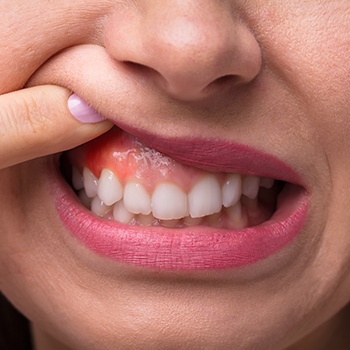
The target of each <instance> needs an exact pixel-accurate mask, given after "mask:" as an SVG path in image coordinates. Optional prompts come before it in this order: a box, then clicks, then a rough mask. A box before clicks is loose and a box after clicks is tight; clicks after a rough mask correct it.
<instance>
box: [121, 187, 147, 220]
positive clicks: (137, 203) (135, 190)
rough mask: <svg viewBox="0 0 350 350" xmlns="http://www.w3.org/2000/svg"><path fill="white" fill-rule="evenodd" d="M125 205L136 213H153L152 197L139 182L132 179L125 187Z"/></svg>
mask: <svg viewBox="0 0 350 350" xmlns="http://www.w3.org/2000/svg"><path fill="white" fill-rule="evenodd" d="M124 205H125V207H126V209H127V210H128V211H130V212H131V213H134V214H144V215H148V214H150V213H151V197H150V195H149V194H148V192H147V191H146V190H145V188H144V187H143V186H142V185H141V184H139V183H138V182H134V181H130V182H128V183H127V184H126V186H125V189H124Z"/></svg>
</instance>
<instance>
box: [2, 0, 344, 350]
mask: <svg viewBox="0 0 350 350" xmlns="http://www.w3.org/2000/svg"><path fill="white" fill-rule="evenodd" d="M0 12H1V13H2V21H1V23H2V26H3V28H2V29H1V30H2V40H1V42H0V77H1V80H0V93H1V94H2V95H1V96H0V117H1V118H0V123H1V128H0V130H2V132H1V134H2V135H1V137H2V138H1V149H2V150H1V151H0V168H2V170H1V171H0V196H1V198H2V201H1V203H0V208H1V210H0V222H1V225H0V289H1V291H2V292H3V293H4V294H5V295H6V296H7V297H8V298H9V299H10V300H11V301H12V302H13V303H14V304H15V305H16V307H18V308H19V310H21V312H23V313H24V314H25V315H26V316H27V317H28V318H29V319H30V320H31V321H32V324H33V333H34V334H35V339H36V347H37V349H38V350H41V349H48V348H49V349H116V348H118V349H154V348H157V349H193V348H196V349H273V350H280V349H286V348H289V347H290V348H291V349H323V348H324V349H329V348H336V349H347V348H348V347H349V344H350V339H349V338H346V337H349V336H348V335H347V333H346V332H345V330H346V329H348V328H347V327H349V321H348V320H349V312H348V310H347V308H346V305H347V304H348V302H349V295H350V272H349V269H350V238H349V228H350V217H349V215H348V208H349V205H350V199H349V198H350V189H349V186H348V184H349V180H350V175H349V174H350V157H349V152H348V150H349V149H350V138H349V136H348V135H349V133H350V124H349V122H348V118H349V110H350V102H349V98H348V97H349V96H348V95H349V91H350V80H349V79H348V76H349V71H350V61H349V57H350V36H349V32H350V4H349V2H348V1H347V0H331V1H321V0H310V1H307V2H305V1H302V0H293V1H291V0H285V1H283V2H281V1H277V0H270V1H266V0H255V1H253V0H252V1H249V0H248V1H246V0H237V1H233V0H232V1H221V0H207V1H205V2H203V1H196V0H186V1H183V0H171V1H170V0H159V1H156V0H155V1H143V0H133V1H107V0H102V1H97V0H76V1H74V2H72V1H70V0H60V1H56V0H54V1H42V0H33V1H30V2H28V1H25V0H15V1H13V0H12V1H8V0H0ZM126 62H127V63H126ZM19 72H20V74H19ZM222 77H226V78H224V79H222ZM24 86H27V87H28V88H27V89H26V90H22V89H23V87H24ZM70 91H74V92H76V93H77V94H79V95H80V96H82V97H83V98H84V99H85V100H86V101H87V102H88V103H89V104H91V106H92V107H94V108H95V109H96V110H98V111H99V112H100V113H102V114H103V115H104V116H106V117H107V118H109V119H110V120H112V121H113V120H118V121H121V122H124V123H128V124H130V125H134V126H136V125H137V126H138V127H140V128H142V129H144V130H146V131H147V130H148V131H152V130H153V129H154V125H157V126H158V128H157V133H159V134H161V135H163V136H167V135H176V136H181V137H190V136H191V135H192V134H193V130H196V133H197V134H198V136H201V137H206V138H209V137H212V136H213V135H216V136H217V137H219V138H223V139H228V140H234V141H237V142H240V143H243V144H247V145H250V146H252V147H254V148H257V149H259V150H262V151H265V152H268V153H270V154H273V155H275V156H277V157H279V158H281V159H282V160H284V161H285V162H287V163H288V164H289V165H290V166H291V167H293V168H294V169H296V170H297V171H298V172H299V173H300V174H301V176H302V178H303V180H304V182H305V184H306V187H307V189H308V191H309V192H310V194H311V208H310V212H309V217H308V221H307V224H306V226H305V230H304V232H303V234H302V237H301V239H299V241H298V243H297V244H298V245H299V248H298V250H297V252H298V254H296V255H295V256H293V258H292V259H290V263H289V264H288V265H287V266H286V265H285V264H284V265H283V264H281V265H280V264H278V259H277V264H275V265H276V267H275V268H274V269H265V267H264V263H261V264H260V265H261V266H259V268H260V270H259V269H258V272H256V269H254V268H253V269H252V270H248V271H247V273H246V274H243V277H242V276H240V277H239V276H238V275H237V274H236V273H231V272H225V273H223V274H221V275H219V277H218V278H213V276H211V275H209V274H208V275H206V274H205V273H204V274H202V275H200V276H198V275H196V276H192V275H191V274H188V275H178V274H176V273H173V274H171V273H161V272H154V271H148V272H144V271H143V270H139V269H136V268H132V267H125V266H120V265H118V264H116V263H112V262H109V261H106V260H104V259H102V258H99V257H96V256H94V255H93V254H92V253H90V252H88V251H87V250H86V249H85V248H83V247H81V246H80V245H78V244H76V243H75V242H74V240H73V238H71V237H70V235H69V234H68V233H67V232H66V230H65V228H64V227H63V225H62V223H61V222H60V220H59V218H58V216H57V213H56V210H55V207H54V204H53V200H52V198H51V197H50V193H49V191H48V188H49V183H50V178H49V175H48V172H47V170H46V169H47V167H48V162H50V160H51V159H52V156H47V154H51V153H54V152H58V151H62V150H65V149H68V148H71V147H73V146H75V145H77V144H81V143H83V142H86V141H87V140H89V139H91V138H93V137H96V136H97V135H99V134H101V133H102V132H104V131H106V130H107V129H108V128H109V127H110V124H109V123H107V122H105V123H99V124H94V125H86V124H84V125H83V124H80V123H78V122H77V121H75V120H74V118H73V117H72V116H71V115H70V114H69V111H68V109H67V107H66V106H67V98H68V96H69V93H70ZM14 121H15V122H16V124H15V125H16V127H15V128H14V127H13V125H14ZM33 125H34V127H33ZM58 126H59V127H60V129H57V127H58ZM4 135H5V136H4ZM23 135H24V138H23ZM58 135H61V136H60V138H59V139H57V137H58ZM62 135H63V136H62ZM72 135H74V136H75V138H74V142H75V143H74V144H72V141H71V138H72ZM54 139H55V140H58V141H56V142H54V141H50V146H47V141H48V140H54ZM28 145H30V147H28ZM43 145H45V147H47V148H46V149H45V150H44V151H43V148H45V147H43ZM3 150H6V151H3ZM43 155H45V157H44V158H37V159H34V158H36V157H39V156H43ZM30 159H32V160H30ZM24 161H26V162H24ZM10 165H12V166H11V167H9V166H10ZM270 263H271V262H270ZM266 264H269V262H267V263H266ZM259 271H264V273H262V272H259Z"/></svg>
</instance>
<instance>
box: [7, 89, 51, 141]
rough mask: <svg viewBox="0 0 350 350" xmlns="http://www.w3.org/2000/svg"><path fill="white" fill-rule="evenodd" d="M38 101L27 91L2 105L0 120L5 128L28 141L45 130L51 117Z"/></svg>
mask: <svg viewBox="0 0 350 350" xmlns="http://www.w3.org/2000/svg"><path fill="white" fill-rule="evenodd" d="M38 101H39V100H38V99H37V98H35V97H34V96H33V95H32V94H30V93H26V94H23V95H22V96H16V98H15V99H11V100H10V101H9V102H8V103H6V105H5V106H1V108H0V110H1V111H0V120H1V124H2V127H3V130H5V131H6V133H7V134H10V135H11V134H12V135H13V136H14V137H16V136H17V137H20V138H21V139H22V140H27V141H28V142H30V140H31V139H32V138H33V136H35V135H37V134H38V133H42V132H45V130H46V129H47V128H48V126H49V119H48V118H47V117H46V116H45V111H44V108H43V106H42V104H41V103H40V102H38Z"/></svg>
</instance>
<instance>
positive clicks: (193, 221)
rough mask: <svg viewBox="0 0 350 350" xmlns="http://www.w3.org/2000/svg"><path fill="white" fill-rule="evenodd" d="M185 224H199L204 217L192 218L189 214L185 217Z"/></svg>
mask: <svg viewBox="0 0 350 350" xmlns="http://www.w3.org/2000/svg"><path fill="white" fill-rule="evenodd" d="M183 221H184V224H185V225H187V226H199V225H200V224H201V223H202V221H203V219H202V218H191V217H190V216H187V217H185V218H184V219H183Z"/></svg>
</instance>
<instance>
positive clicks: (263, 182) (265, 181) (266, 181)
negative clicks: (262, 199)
mask: <svg viewBox="0 0 350 350" xmlns="http://www.w3.org/2000/svg"><path fill="white" fill-rule="evenodd" d="M274 184H275V180H274V179H271V178H269V177H262V178H261V179H260V186H261V187H264V188H267V189H270V188H272V187H273V185H274Z"/></svg>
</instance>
